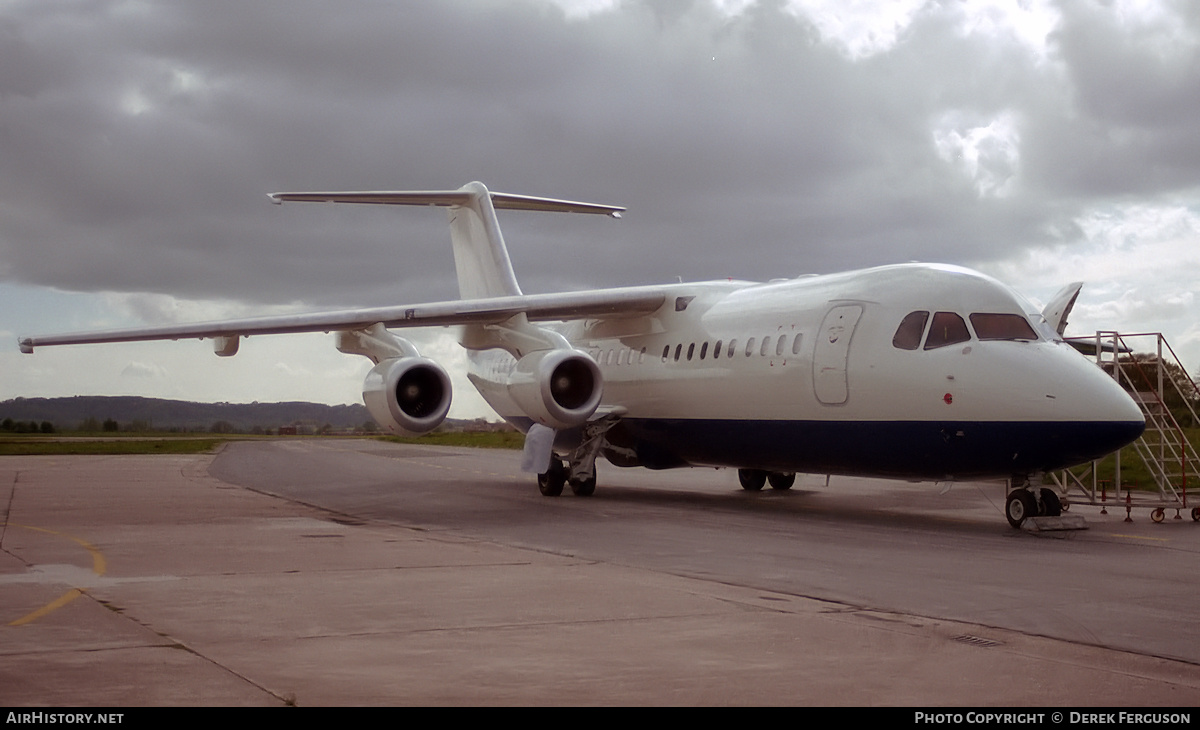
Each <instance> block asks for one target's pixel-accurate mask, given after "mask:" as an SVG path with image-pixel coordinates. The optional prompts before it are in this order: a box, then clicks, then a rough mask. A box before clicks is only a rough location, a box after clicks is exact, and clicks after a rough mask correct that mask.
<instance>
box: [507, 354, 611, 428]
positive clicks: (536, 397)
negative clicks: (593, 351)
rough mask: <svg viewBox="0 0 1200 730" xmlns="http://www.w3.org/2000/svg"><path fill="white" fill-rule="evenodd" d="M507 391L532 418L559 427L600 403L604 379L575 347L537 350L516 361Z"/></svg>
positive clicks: (585, 415) (582, 419) (576, 422)
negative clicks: (571, 348) (570, 348)
mask: <svg viewBox="0 0 1200 730" xmlns="http://www.w3.org/2000/svg"><path fill="white" fill-rule="evenodd" d="M508 394H509V395H510V396H511V397H512V399H513V400H514V401H516V403H517V405H518V406H520V407H521V410H522V411H524V412H525V415H527V416H529V417H530V418H532V419H533V420H534V421H536V422H538V423H540V424H542V425H543V426H549V427H550V428H555V429H561V428H571V427H574V426H579V425H581V424H583V423H585V422H586V421H587V419H588V418H590V417H591V415H592V414H593V413H595V412H596V408H597V407H598V406H599V405H600V398H601V396H602V395H603V394H604V378H603V376H602V375H601V374H600V368H599V366H597V365H596V361H595V360H593V359H592V358H591V357H589V356H588V355H587V353H585V352H581V351H579V350H565V349H564V350H541V351H539V352H532V353H530V354H528V355H526V356H525V357H523V358H521V359H520V360H518V361H517V365H516V367H515V368H514V369H513V372H512V374H511V375H510V376H509V380H508Z"/></svg>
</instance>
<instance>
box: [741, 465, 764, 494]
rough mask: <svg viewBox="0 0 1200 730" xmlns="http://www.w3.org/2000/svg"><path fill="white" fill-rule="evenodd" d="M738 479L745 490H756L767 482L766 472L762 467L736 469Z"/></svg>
mask: <svg viewBox="0 0 1200 730" xmlns="http://www.w3.org/2000/svg"><path fill="white" fill-rule="evenodd" d="M738 481H739V482H741V485H742V489H745V490H746V491H747V492H757V491H758V490H760V489H762V488H763V486H764V485H765V484H766V483H767V473H766V472H765V471H763V470H762V469H738Z"/></svg>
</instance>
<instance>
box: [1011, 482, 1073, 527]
mask: <svg viewBox="0 0 1200 730" xmlns="http://www.w3.org/2000/svg"><path fill="white" fill-rule="evenodd" d="M1012 483H1013V485H1014V486H1015V487H1016V488H1015V489H1013V490H1012V491H1010V492H1009V493H1008V498H1007V499H1006V500H1005V501H1004V516H1005V517H1007V518H1008V524H1010V525H1012V526H1013V527H1015V528H1017V529H1020V528H1021V525H1022V524H1023V523H1024V522H1025V520H1026V519H1028V518H1030V517H1058V516H1059V515H1061V514H1062V513H1063V503H1062V500H1061V499H1059V496H1058V492H1055V491H1054V490H1053V489H1048V488H1046V487H1041V488H1035V487H1032V486H1030V483H1029V478H1028V477H1013V481H1012ZM1018 485H1019V486H1018Z"/></svg>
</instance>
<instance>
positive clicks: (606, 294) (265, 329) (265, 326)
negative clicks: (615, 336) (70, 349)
mask: <svg viewBox="0 0 1200 730" xmlns="http://www.w3.org/2000/svg"><path fill="white" fill-rule="evenodd" d="M667 297H668V294H667V290H666V289H665V288H664V287H658V286H647V287H626V288H619V289H598V290H593V291H582V292H566V293H555V294H533V295H521V296H507V297H492V298H487V299H459V300H453V301H448V302H432V303H428V304H408V305H401V306H395V307H378V308H373V309H348V310H342V311H334V312H318V313H312V314H285V315H279V316H274V317H255V318H250V319H234V320H226V321H220V322H200V323H196V324H184V325H168V326H164V327H142V328H136V329H122V330H109V331H98V332H79V333H74V334H62V335H50V336H44V337H43V336H39V337H22V338H20V340H19V344H20V347H21V352H24V353H32V352H33V350H34V348H35V347H46V346H49V345H83V344H94V343H104V342H139V341H146V340H182V339H191V338H197V339H209V338H218V337H238V336H242V337H245V336H250V335H277V334H289V333H297V332H333V331H338V330H357V329H363V328H366V327H370V326H372V325H375V324H383V325H384V326H385V327H429V326H438V325H452V324H499V323H501V322H504V321H505V320H507V319H509V318H511V317H513V316H515V315H517V314H522V313H523V314H525V315H526V316H527V317H528V318H529V320H530V321H540V322H553V321H563V320H571V319H585V318H613V317H617V318H620V317H636V316H641V315H647V314H651V313H653V312H655V311H657V310H658V309H659V308H660V307H661V306H662V305H663V303H664V302H665V301H667Z"/></svg>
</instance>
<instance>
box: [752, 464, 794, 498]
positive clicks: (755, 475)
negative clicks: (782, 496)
mask: <svg viewBox="0 0 1200 730" xmlns="http://www.w3.org/2000/svg"><path fill="white" fill-rule="evenodd" d="M738 481H739V482H740V483H741V485H742V489H745V490H746V491H747V492H757V491H758V490H760V489H762V488H763V487H764V486H766V484H767V482H770V483H771V489H778V490H780V491H783V490H785V489H791V488H792V485H793V484H795V483H796V475H795V473H793V472H780V471H771V472H768V471H763V470H762V469H738Z"/></svg>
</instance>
